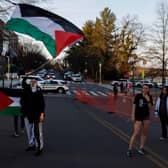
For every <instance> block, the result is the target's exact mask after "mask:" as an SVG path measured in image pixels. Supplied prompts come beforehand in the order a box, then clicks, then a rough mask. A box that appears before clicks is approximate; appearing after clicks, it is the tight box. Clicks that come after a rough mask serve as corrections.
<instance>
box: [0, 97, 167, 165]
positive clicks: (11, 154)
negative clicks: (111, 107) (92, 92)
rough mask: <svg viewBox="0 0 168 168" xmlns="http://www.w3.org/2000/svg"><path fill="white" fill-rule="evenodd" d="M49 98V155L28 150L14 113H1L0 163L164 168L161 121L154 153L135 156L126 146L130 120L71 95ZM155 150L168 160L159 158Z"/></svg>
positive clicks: (47, 123)
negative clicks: (15, 132)
mask: <svg viewBox="0 0 168 168" xmlns="http://www.w3.org/2000/svg"><path fill="white" fill-rule="evenodd" d="M45 100H46V105H47V107H46V119H45V123H44V137H45V151H44V154H43V155H42V156H40V157H35V156H34V153H33V152H25V148H26V147H27V146H26V135H25V134H23V135H21V136H20V137H17V138H14V137H12V136H11V134H12V129H13V125H12V121H13V120H12V117H11V116H0V137H1V140H0V149H1V150H0V167H2V168H23V167H24V168H30V167H31V168H36V167H40V168H47V167H58V168H111V167H116V168H120V167H121V168H122V167H124V168H125V167H129V168H135V167H136V168H142V167H148V168H157V167H162V168H165V167H164V166H163V165H161V166H159V163H161V162H166V159H167V156H168V155H167V153H168V152H167V151H166V150H165V151H164V152H163V150H164V148H165V147H167V146H168V143H164V144H159V143H158V140H157V138H158V137H156V134H154V132H156V129H157V130H158V128H159V127H158V124H156V123H154V124H153V125H152V126H151V130H150V132H151V133H152V132H153V133H152V135H151V136H150V137H153V138H150V140H149V142H148V147H149V149H148V151H149V152H150V153H149V154H148V155H147V156H145V157H142V156H139V155H138V154H135V157H133V158H131V159H130V158H127V157H126V150H127V147H128V139H129V135H130V133H131V124H130V123H128V120H127V119H126V118H122V117H118V116H117V115H116V114H108V113H105V112H102V111H101V110H99V109H96V108H94V107H91V106H89V105H87V104H81V103H79V102H77V101H76V100H74V99H73V98H72V97H71V96H66V95H65V96H58V95H57V96H54V95H47V96H45ZM114 126H115V127H114ZM152 143H153V144H152ZM153 145H155V146H153ZM151 149H152V152H153V153H151V151H150V150H151ZM155 154H158V155H159V156H161V158H160V159H162V158H164V159H163V160H159V157H157V156H155ZM161 154H163V155H161Z"/></svg>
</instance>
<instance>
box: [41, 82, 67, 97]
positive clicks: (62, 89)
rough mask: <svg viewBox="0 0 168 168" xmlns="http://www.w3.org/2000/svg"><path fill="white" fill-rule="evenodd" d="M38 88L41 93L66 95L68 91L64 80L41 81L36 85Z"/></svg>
mask: <svg viewBox="0 0 168 168" xmlns="http://www.w3.org/2000/svg"><path fill="white" fill-rule="evenodd" d="M38 86H39V87H40V89H41V90H42V91H47V92H57V93H61V94H62V93H66V92H67V91H69V87H68V84H67V82H66V81H64V80H52V79H51V80H43V81H40V82H39V83H38Z"/></svg>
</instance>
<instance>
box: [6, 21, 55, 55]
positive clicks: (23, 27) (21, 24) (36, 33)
mask: <svg viewBox="0 0 168 168" xmlns="http://www.w3.org/2000/svg"><path fill="white" fill-rule="evenodd" d="M6 28H7V29H9V30H12V31H16V32H19V33H23V34H27V35H30V36H31V37H33V38H35V39H36V40H39V41H43V43H44V45H45V46H46V48H47V49H48V51H49V52H50V54H51V55H52V56H53V57H55V55H56V51H55V40H54V39H53V38H52V37H51V36H50V35H48V34H47V33H45V32H42V31H41V30H40V29H38V28H37V27H35V26H33V25H32V24H30V23H29V22H28V21H26V20H24V19H19V18H12V19H11V20H9V21H8V22H7V24H6Z"/></svg>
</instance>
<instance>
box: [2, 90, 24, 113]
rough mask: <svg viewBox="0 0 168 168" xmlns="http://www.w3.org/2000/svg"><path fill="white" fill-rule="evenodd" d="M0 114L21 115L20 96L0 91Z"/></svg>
mask: <svg viewBox="0 0 168 168" xmlns="http://www.w3.org/2000/svg"><path fill="white" fill-rule="evenodd" d="M0 115H21V113H20V98H19V97H9V96H7V95H6V94H4V93H3V92H0Z"/></svg>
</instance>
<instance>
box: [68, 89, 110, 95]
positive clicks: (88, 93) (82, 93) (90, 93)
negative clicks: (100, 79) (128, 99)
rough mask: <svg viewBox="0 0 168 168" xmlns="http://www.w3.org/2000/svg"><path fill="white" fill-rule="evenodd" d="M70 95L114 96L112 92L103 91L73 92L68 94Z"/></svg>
mask: <svg viewBox="0 0 168 168" xmlns="http://www.w3.org/2000/svg"><path fill="white" fill-rule="evenodd" d="M67 94H68V95H86V96H109V95H111V94H112V92H110V91H102V90H96V91H94V90H80V91H77V90H71V91H69V92H68V93H67Z"/></svg>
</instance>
